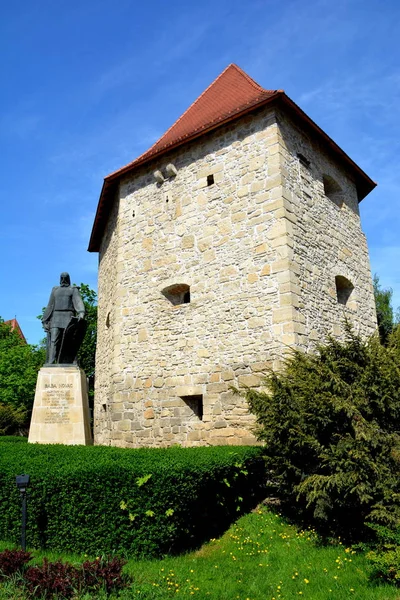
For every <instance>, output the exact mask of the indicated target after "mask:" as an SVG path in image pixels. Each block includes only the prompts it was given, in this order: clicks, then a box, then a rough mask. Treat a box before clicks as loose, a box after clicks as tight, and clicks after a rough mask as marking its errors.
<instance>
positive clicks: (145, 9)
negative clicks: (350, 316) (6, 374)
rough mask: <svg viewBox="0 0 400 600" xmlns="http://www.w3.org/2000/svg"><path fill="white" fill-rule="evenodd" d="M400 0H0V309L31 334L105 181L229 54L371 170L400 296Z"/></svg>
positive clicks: (371, 232) (368, 210)
mask: <svg viewBox="0 0 400 600" xmlns="http://www.w3.org/2000/svg"><path fill="white" fill-rule="evenodd" d="M399 31H400V3H399V2H398V1H397V0H386V1H385V2H381V1H378V0H363V1H359V0H347V1H345V0H335V2H332V1H331V0H329V1H327V0H305V1H304V0H302V1H300V0H279V1H276V0H264V1H261V0H246V1H244V0H241V1H237V0H213V1H210V0H202V1H201V2H190V1H188V0H185V1H184V2H183V1H182V2H180V1H174V0H171V1H170V2H162V1H161V0H154V1H153V2H148V3H141V2H140V3H139V2H134V1H133V0H131V1H128V0H117V2H115V1H114V2H111V1H110V0H96V1H94V0H68V2H67V1H66V0H57V2H54V0H51V1H50V0H37V1H36V2H28V1H27V0H25V1H23V2H22V3H20V4H14V3H11V2H7V3H6V2H3V3H2V18H1V22H0V53H1V56H2V60H1V64H0V74H1V82H2V86H1V87H2V91H1V94H0V108H1V110H0V154H1V162H0V169H1V179H0V198H1V217H2V218H1V221H0V223H1V225H0V228H1V235H0V282H1V284H0V315H1V316H2V317H3V318H4V319H11V318H13V317H14V316H15V315H16V316H17V319H18V321H19V323H20V325H21V327H22V330H23V331H24V333H25V335H26V337H27V339H28V341H29V342H30V343H37V342H39V340H40V339H41V338H42V337H43V331H42V328H41V324H40V322H39V321H38V320H37V319H36V315H37V314H39V313H40V310H41V308H42V307H43V306H44V305H46V303H47V300H48V297H49V294H50V291H51V288H52V286H53V285H57V284H58V280H59V274H60V272H61V271H65V270H67V271H69V273H70V274H71V279H72V280H73V281H74V282H75V283H78V284H79V283H80V282H84V283H87V284H89V285H90V286H91V287H92V288H94V289H96V288H97V260H98V256H97V254H90V253H88V252H87V250H86V249H87V245H88V241H89V236H90V232H91V228H92V223H93V218H94V214H95V210H96V206H97V202H98V198H99V193H100V190H101V186H102V181H103V177H104V176H106V175H107V174H108V173H110V172H112V171H114V170H115V169H117V168H119V167H121V166H122V165H124V164H126V163H127V162H130V161H131V160H133V159H134V158H135V157H136V156H138V155H139V154H141V152H143V151H144V150H146V149H147V148H148V147H149V146H150V145H151V144H152V143H153V142H155V141H156V140H157V139H158V138H159V137H160V136H161V135H162V134H163V133H164V131H165V130H166V129H167V128H168V127H169V126H170V125H171V124H172V123H173V122H174V121H175V120H176V119H177V118H178V117H179V116H180V115H181V114H182V112H183V111H184V110H185V109H186V108H187V107H188V106H189V105H190V104H191V102H193V100H195V99H196V98H197V96H198V95H199V94H200V93H201V92H202V91H203V90H204V89H205V88H206V87H207V86H208V85H209V84H210V83H211V81H212V80H213V79H215V77H217V76H218V75H219V74H220V72H221V71H223V69H224V68H225V67H226V66H227V65H228V64H229V63H231V62H234V63H237V64H238V65H239V66H240V67H242V68H243V69H244V70H245V71H246V72H247V73H248V74H249V75H250V76H251V77H253V78H254V79H255V80H256V81H257V82H258V83H259V84H260V85H262V86H263V87H265V88H268V89H284V90H285V91H286V93H287V94H288V95H289V96H290V97H291V98H292V99H293V100H294V101H295V102H296V103H298V104H299V105H300V106H301V107H302V108H303V110H305V112H306V113H307V114H309V116H310V117H311V118H312V119H314V120H315V121H316V122H317V123H318V125H320V126H321V127H322V128H323V129H324V130H325V131H326V132H327V133H328V134H329V135H330V136H331V137H332V138H333V139H334V140H335V141H336V142H337V143H338V144H339V145H340V146H341V147H342V148H343V149H344V150H345V151H346V152H347V153H348V154H349V155H350V156H351V157H352V158H353V160H355V162H357V163H358V164H359V165H360V166H361V167H362V168H363V169H364V170H365V171H366V172H367V173H368V175H370V177H371V178H372V179H374V180H375V181H377V182H378V184H379V186H378V188H377V189H376V190H375V191H373V192H372V193H371V194H370V195H369V196H368V197H367V198H366V199H365V200H364V201H363V202H362V203H361V215H362V225H363V229H364V231H365V233H366V235H367V239H368V244H369V249H370V255H371V264H372V271H373V272H376V273H378V274H379V277H380V280H381V284H382V285H383V287H391V288H392V289H393V303H394V305H395V307H397V306H399V305H400V241H399V231H400V210H399V206H400V198H399V189H400V165H399V146H400V60H399V59H400V50H399V47H400V45H399V41H398V40H399Z"/></svg>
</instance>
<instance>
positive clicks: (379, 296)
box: [374, 274, 400, 345]
mask: <svg viewBox="0 0 400 600" xmlns="http://www.w3.org/2000/svg"><path fill="white" fill-rule="evenodd" d="M374 296H375V304H376V316H377V319H378V330H379V337H380V339H381V342H382V344H385V345H386V344H387V343H388V341H389V335H390V334H391V333H392V331H393V329H394V327H395V325H396V321H397V322H398V317H399V316H400V314H399V312H400V310H398V313H397V315H396V319H395V318H394V312H393V307H392V296H393V290H392V289H390V288H388V289H386V290H384V289H382V287H381V285H380V283H379V277H378V275H376V274H375V275H374Z"/></svg>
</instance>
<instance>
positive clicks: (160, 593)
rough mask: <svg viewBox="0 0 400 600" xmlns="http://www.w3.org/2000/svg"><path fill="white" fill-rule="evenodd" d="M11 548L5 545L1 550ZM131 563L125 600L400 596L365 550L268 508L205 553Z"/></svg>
mask: <svg viewBox="0 0 400 600" xmlns="http://www.w3.org/2000/svg"><path fill="white" fill-rule="evenodd" d="M5 547H6V544H0V549H4V548H5ZM47 556H48V557H49V558H50V559H58V558H59V555H57V556H56V555H51V554H47ZM35 557H36V558H37V559H40V558H41V555H40V554H39V553H37V554H35ZM63 558H64V559H69V560H78V557H73V558H72V557H63ZM125 568H126V571H127V572H128V573H129V574H130V575H131V577H132V578H133V584H132V585H131V587H130V588H129V589H126V590H124V591H123V592H121V593H120V595H119V596H118V597H119V598H121V599H123V600H127V599H128V598H129V599H132V598H137V599H138V600H143V599H146V600H147V599H149V600H151V599H154V600H156V599H160V598H185V599H186V598H194V599H197V600H199V599H210V600H274V599H275V600H278V599H279V600H289V599H294V598H296V599H299V598H307V599H309V600H327V599H334V600H342V599H343V600H346V599H348V598H354V599H363V600H389V599H397V600H400V590H399V589H398V588H397V589H396V588H395V587H392V586H389V585H377V584H375V583H371V582H370V581H369V578H368V576H369V569H370V567H369V564H368V561H367V559H366V557H365V555H364V554H362V553H358V552H355V551H354V550H352V549H351V548H347V547H345V546H344V545H342V544H338V545H329V546H321V545H320V544H318V538H317V536H316V535H315V534H314V533H313V532H310V531H298V530H297V529H296V528H295V527H293V526H291V525H288V524H286V523H285V522H284V520H283V519H282V518H281V517H280V516H278V515H275V514H274V513H272V512H271V511H270V510H269V509H267V508H265V507H263V508H260V509H258V510H256V511H255V512H253V513H251V514H249V515H246V516H244V517H242V518H241V519H239V520H238V521H237V523H236V524H235V525H233V526H232V527H231V528H230V529H229V530H228V531H227V532H226V533H225V534H224V535H223V536H222V537H221V538H220V539H218V540H212V541H210V542H209V543H208V544H205V545H204V546H203V547H202V548H201V549H200V550H198V551H197V552H194V553H191V554H187V555H185V556H180V557H173V558H165V559H163V560H158V561H133V560H132V561H129V562H128V564H127V566H126V567H125ZM4 594H6V595H4ZM10 594H11V595H10ZM12 594H14V595H12ZM96 597H97V598H98V599H100V598H102V596H101V595H100V596H96ZM6 598H15V599H16V600H17V599H20V598H21V600H22V598H24V596H19V595H18V594H17V592H16V590H15V589H14V588H12V587H10V586H9V585H4V584H3V586H0V600H5V599H6ZM84 598H85V600H89V598H90V597H89V596H85V597H84Z"/></svg>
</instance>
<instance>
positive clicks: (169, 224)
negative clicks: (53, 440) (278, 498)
mask: <svg viewBox="0 0 400 600" xmlns="http://www.w3.org/2000/svg"><path fill="white" fill-rule="evenodd" d="M374 186H375V184H374V182H373V181H372V180H371V179H370V178H369V177H368V176H367V175H366V174H365V173H364V172H363V171H362V170H361V169H360V168H359V167H358V166H357V165H356V164H355V163H354V162H353V161H352V160H351V159H350V158H349V157H348V156H347V154H345V152H343V150H341V149H340V148H339V147H338V146H337V144H335V142H334V141H333V140H332V139H330V138H329V137H328V136H327V135H326V133H324V132H323V131H322V130H321V129H320V128H319V127H318V125H316V124H315V123H314V122H313V121H312V120H311V119H310V118H309V117H308V116H307V115H306V114H305V113H304V112H303V111H302V110H301V109H300V108H299V107H298V106H297V105H296V104H295V103H294V102H293V101H292V100H290V98H289V97H288V96H287V95H286V94H285V93H284V92H283V91H282V90H275V91H271V90H265V89H263V88H262V87H260V86H259V85H258V84H257V83H256V82H255V81H254V80H252V79H251V78H250V77H249V76H248V75H247V74H246V73H244V72H243V71H242V70H241V69H240V68H239V67H237V66H236V65H229V66H228V67H227V68H226V69H225V71H224V72H223V73H222V74H221V75H220V76H219V77H218V78H217V79H216V80H215V81H214V82H213V83H212V84H211V85H210V86H209V87H208V88H207V89H206V90H205V92H203V94H202V95H201V96H200V97H199V98H198V99H197V100H196V101H195V102H194V103H193V104H192V105H191V106H190V107H189V109H188V110H187V111H186V112H185V113H184V114H183V115H182V116H181V117H180V118H179V119H178V120H177V121H176V123H175V124H174V125H173V126H172V127H171V128H170V129H169V130H168V131H167V132H166V133H165V134H164V135H163V136H162V137H161V138H160V139H159V140H158V142H156V144H154V146H152V147H151V148H150V149H149V150H148V151H147V152H145V153H144V154H143V155H142V156H140V157H139V158H138V159H136V160H135V161H133V162H132V163H130V164H129V165H127V166H125V167H123V168H122V169H120V170H119V171H117V172H115V173H112V174H111V175H109V176H108V177H106V178H105V180H104V185H103V189H102V192H101V196H100V200H99V205H98V209H97V213H96V217H95V221H94V225H93V231H92V235H91V239H90V245H89V250H90V251H92V252H99V319H98V346H97V357H96V392H95V393H96V400H95V413H94V436H95V443H97V444H111V445H116V446H128V447H138V446H168V445H171V444H175V443H178V444H181V445H183V446H194V445H207V444H243V443H254V437H253V436H252V434H251V427H252V424H253V417H252V415H250V414H249V413H248V410H247V406H246V403H245V402H244V400H243V399H242V398H241V397H240V396H236V395H234V394H233V393H232V391H231V387H232V386H236V387H241V386H250V387H253V386H254V387H256V386H259V384H260V378H261V377H262V374H263V373H265V371H266V369H267V368H268V367H270V366H273V367H276V366H278V364H279V359H281V357H282V356H283V355H284V354H285V352H288V351H289V350H290V348H300V349H304V350H307V349H309V348H310V347H312V345H313V344H314V343H315V341H317V340H318V341H323V340H324V339H325V337H326V336H327V334H333V335H334V336H340V335H342V331H343V328H342V324H343V320H344V316H346V317H347V318H348V319H350V321H351V322H352V323H353V324H354V327H355V329H356V330H357V331H359V332H360V333H361V334H362V335H369V334H371V333H373V332H374V331H375V329H376V314H375V305H374V296H373V287H372V281H371V273H370V266H369V258H368V249H367V244H366V240H365V236H364V234H363V233H362V231H361V227H360V217H359V212H358V203H359V202H360V201H361V200H362V199H363V198H364V197H365V196H366V195H367V194H368V193H369V192H370V191H371V190H372V189H373V188H374Z"/></svg>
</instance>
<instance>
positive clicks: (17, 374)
mask: <svg viewBox="0 0 400 600" xmlns="http://www.w3.org/2000/svg"><path fill="white" fill-rule="evenodd" d="M44 361H45V351H44V349H43V348H40V347H37V346H32V345H30V344H26V343H25V342H24V341H23V340H21V338H20V337H19V335H18V333H17V332H16V331H12V329H11V327H10V325H7V324H6V323H4V322H3V320H2V319H0V409H1V424H0V429H2V430H3V432H5V431H6V429H7V426H6V424H7V422H8V423H9V427H8V428H9V429H10V428H11V429H10V430H15V428H18V427H20V426H22V424H23V423H25V424H26V423H27V422H29V417H30V413H31V410H32V406H33V400H34V398H35V389H36V380H37V374H38V370H39V369H40V367H41V366H42V365H43V363H44ZM8 418H9V421H7V419H8Z"/></svg>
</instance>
